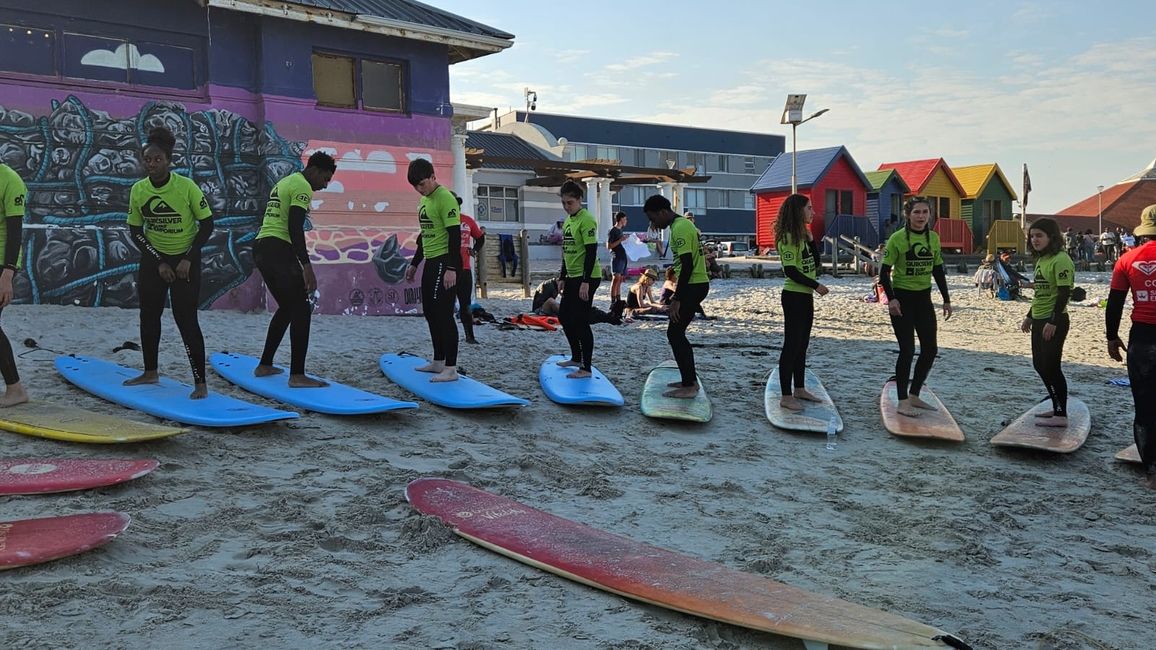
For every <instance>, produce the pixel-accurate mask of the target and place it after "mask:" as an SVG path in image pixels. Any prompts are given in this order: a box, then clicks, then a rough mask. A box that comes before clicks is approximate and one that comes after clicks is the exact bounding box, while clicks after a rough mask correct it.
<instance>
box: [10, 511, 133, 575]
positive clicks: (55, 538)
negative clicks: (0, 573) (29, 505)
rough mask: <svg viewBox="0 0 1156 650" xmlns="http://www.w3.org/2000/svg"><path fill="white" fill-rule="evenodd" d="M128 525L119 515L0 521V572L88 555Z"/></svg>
mask: <svg viewBox="0 0 1156 650" xmlns="http://www.w3.org/2000/svg"><path fill="white" fill-rule="evenodd" d="M129 521H130V519H129V516H128V515H126V514H124V513H122V512H91V513H85V514H80V515H67V516H64V517H44V518H40V519H22V520H19V521H0V570H3V569H14V568H16V567H22V566H30V565H33V564H40V563H42V562H49V561H52V560H59V559H60V558H63V557H68V556H70V555H76V554H78V553H83V552H85V551H90V550H92V549H94V548H96V547H98V546H103V545H104V544H107V543H109V542H111V541H112V540H113V538H114V537H116V536H117V535H119V534H121V533H123V532H124V529H125V528H128V524H129Z"/></svg>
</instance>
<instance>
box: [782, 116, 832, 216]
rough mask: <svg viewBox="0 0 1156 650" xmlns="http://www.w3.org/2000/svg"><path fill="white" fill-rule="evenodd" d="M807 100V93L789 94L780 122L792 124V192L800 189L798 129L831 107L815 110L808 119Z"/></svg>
mask: <svg viewBox="0 0 1156 650" xmlns="http://www.w3.org/2000/svg"><path fill="white" fill-rule="evenodd" d="M806 101H807V95H805V94H803V95H787V105H786V106H784V107H783V117H782V119H780V120H779V124H790V125H791V194H794V193H796V192H798V191H799V184H798V176H797V173H796V172H797V167H796V166H795V157H796V156H797V155H798V149H799V148H798V144H797V143H798V137H797V133H796V129H798V128H799V125H800V124H805V123H807V122H810V121H811V120H813V119H815V118H816V117H819V116H820V115H822V114H823V113H826V112H827V111H829V110H830V109H828V108H824V109H822V110H819V111H815V112H814V113H812V114H811V116H810V117H808V118H807V119H803V103H804V102H806Z"/></svg>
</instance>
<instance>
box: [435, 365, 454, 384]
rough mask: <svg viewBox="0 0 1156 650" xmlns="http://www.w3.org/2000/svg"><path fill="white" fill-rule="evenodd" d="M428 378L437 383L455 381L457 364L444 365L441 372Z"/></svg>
mask: <svg viewBox="0 0 1156 650" xmlns="http://www.w3.org/2000/svg"><path fill="white" fill-rule="evenodd" d="M429 380H430V381H432V382H434V383H439V384H440V383H444V382H449V381H457V380H458V367H457V366H445V367H444V368H442V371H441V372H439V373H438V374H436V375H434V376H433V377H430V378H429Z"/></svg>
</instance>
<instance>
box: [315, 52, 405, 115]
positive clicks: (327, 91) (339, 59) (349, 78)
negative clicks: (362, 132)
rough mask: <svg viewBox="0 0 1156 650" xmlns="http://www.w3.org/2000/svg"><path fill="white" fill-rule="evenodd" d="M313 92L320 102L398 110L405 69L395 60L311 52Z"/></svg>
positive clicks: (401, 106)
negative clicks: (374, 59) (375, 59)
mask: <svg viewBox="0 0 1156 650" xmlns="http://www.w3.org/2000/svg"><path fill="white" fill-rule="evenodd" d="M313 94H314V95H316V97H317V103H318V104H320V105H322V106H337V107H341V108H361V109H365V110H372V111H394V112H402V111H404V110H405V73H404V70H403V68H402V65H401V64H400V63H396V62H389V61H373V60H369V59H360V58H356V57H351V56H342V55H339V54H326V53H321V52H314V53H313Z"/></svg>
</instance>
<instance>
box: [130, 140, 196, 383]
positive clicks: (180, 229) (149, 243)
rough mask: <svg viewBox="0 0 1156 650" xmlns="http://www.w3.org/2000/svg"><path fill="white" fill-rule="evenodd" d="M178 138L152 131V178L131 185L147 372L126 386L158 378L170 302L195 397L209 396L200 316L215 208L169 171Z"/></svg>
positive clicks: (148, 154) (148, 160)
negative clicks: (163, 327) (204, 250)
mask: <svg viewBox="0 0 1156 650" xmlns="http://www.w3.org/2000/svg"><path fill="white" fill-rule="evenodd" d="M176 143H177V139H176V137H174V136H173V134H172V132H171V131H169V130H168V129H166V128H164V127H157V128H155V129H153V130H151V131H149V135H148V140H147V141H146V142H145V147H144V150H143V151H142V152H141V158H142V162H143V163H144V168H145V172H146V173H147V174H148V178H144V179H141V180H139V181H137V182H136V184H135V185H133V186H132V191H131V192H130V193H129V202H128V226H129V232H130V233H131V234H132V240H133V242H134V243H135V244H136V246H137V248H139V249H140V252H141V260H140V272H139V273H138V275H137V294H138V295H139V297H140V342H141V352H142V353H143V355H144V372H143V373H141V374H140V375H139V376H137V377H133V378H131V379H127V380H125V382H124V385H125V386H135V385H138V384H156V383H159V382H160V375H159V374H158V372H157V357H158V355H159V352H160V344H161V314H162V313H164V310H165V300H166V298H167V299H170V300H171V301H172V308H173V319H174V320H175V321H176V322H177V329H178V330H180V333H181V340H183V341H184V344H185V352H186V353H187V354H188V357H189V365H190V366H192V369H193V384H194V387H193V392H192V393H191V394H190V395H189V397H190V398H192V399H202V398H204V397H207V396H208V394H209V388H208V385H207V384H206V383H205V337H204V335H203V334H201V325H200V322H199V321H198V319H197V306H198V303H199V302H200V297H201V247H203V246H204V245H205V243H206V242H208V241H209V235H210V234H212V232H213V211H212V210H211V209H210V208H209V202H208V200H206V199H205V194H204V192H202V191H201V188H200V187H198V186H197V184H196V183H195V182H193V181H192V180H191V179H189V178H186V177H184V176H181V175H180V174H174V173H172V172H170V171H169V166H170V165H171V164H172V159H173V148H174V147H175V146H176Z"/></svg>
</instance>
